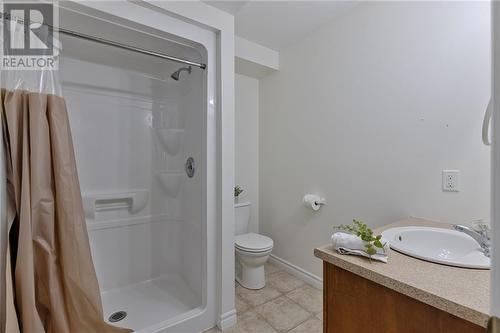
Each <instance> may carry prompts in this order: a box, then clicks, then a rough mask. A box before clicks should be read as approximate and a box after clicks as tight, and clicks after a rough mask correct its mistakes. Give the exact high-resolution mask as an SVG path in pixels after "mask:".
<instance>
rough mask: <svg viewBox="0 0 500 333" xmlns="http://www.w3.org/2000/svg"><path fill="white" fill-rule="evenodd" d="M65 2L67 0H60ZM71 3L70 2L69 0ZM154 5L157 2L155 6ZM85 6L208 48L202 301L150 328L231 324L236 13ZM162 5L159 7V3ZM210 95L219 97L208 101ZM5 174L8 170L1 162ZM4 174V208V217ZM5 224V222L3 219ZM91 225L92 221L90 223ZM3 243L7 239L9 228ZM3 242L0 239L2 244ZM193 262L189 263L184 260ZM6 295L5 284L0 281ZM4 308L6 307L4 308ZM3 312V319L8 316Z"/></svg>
mask: <svg viewBox="0 0 500 333" xmlns="http://www.w3.org/2000/svg"><path fill="white" fill-rule="evenodd" d="M61 6H66V4H61ZM69 6H71V4H69ZM153 6H157V7H156V8H155V7H153ZM85 7H87V8H91V9H95V10H98V11H101V12H103V13H109V14H111V15H114V16H116V17H120V18H123V19H126V20H129V21H131V22H136V23H139V24H142V25H145V26H150V27H152V28H154V29H156V30H161V31H165V32H167V33H170V34H174V35H177V36H179V37H182V38H186V39H189V40H192V41H194V42H196V43H199V44H201V45H203V47H204V48H205V49H206V52H207V61H206V62H207V65H208V72H207V74H208V75H207V86H206V88H207V101H206V102H207V131H208V132H207V138H206V150H207V151H206V153H207V154H206V156H207V161H206V162H207V164H206V169H207V179H206V184H205V186H206V188H207V193H206V200H204V203H203V204H204V205H206V207H205V208H206V214H207V216H206V220H205V221H204V222H206V228H207V232H206V242H207V247H206V253H204V258H203V259H204V260H205V261H206V263H205V264H206V276H204V281H205V282H204V283H205V285H204V293H203V304H202V306H201V307H200V308H198V309H197V310H198V311H195V312H190V313H188V315H187V316H186V317H185V318H184V319H183V320H179V321H178V322H176V323H172V322H163V323H162V322H158V325H156V326H155V327H152V326H150V327H149V328H148V329H147V331H150V332H195V331H199V330H201V331H203V330H204V329H206V328H210V327H212V326H214V325H215V324H217V325H219V327H229V326H231V325H232V324H234V323H235V321H236V312H235V310H234V252H233V240H234V232H233V230H234V225H233V221H234V210H233V197H232V192H233V188H232V187H233V186H234V152H233V147H234V24H233V17H232V16H231V15H228V14H226V13H224V12H222V11H219V10H217V9H214V8H212V7H210V6H207V5H205V4H203V3H201V2H191V3H183V4H181V3H168V2H158V3H152V5H151V6H149V5H147V3H146V2H144V3H143V5H142V6H141V5H138V4H134V3H131V2H125V1H111V2H92V1H91V2H86V3H85ZM159 7H161V9H160V8H159ZM209 101H215V104H214V103H209ZM1 171H2V174H4V170H3V167H2V170H1ZM4 178H5V177H2V191H1V193H0V194H1V198H2V211H1V216H2V218H3V219H5V209H4V206H5V202H4V201H5V200H4V199H3V198H5V180H4ZM2 225H5V223H4V224H2ZM90 229H92V227H91V228H90ZM0 236H1V237H0V243H1V242H5V241H6V231H5V228H2V229H1V230H0ZM0 245H1V244H0ZM184 264H187V265H189V263H184ZM0 292H1V295H2V296H3V292H4V290H3V286H0ZM2 310H3V309H2ZM3 316H4V311H1V313H0V317H1V318H0V319H3V318H4V317H3Z"/></svg>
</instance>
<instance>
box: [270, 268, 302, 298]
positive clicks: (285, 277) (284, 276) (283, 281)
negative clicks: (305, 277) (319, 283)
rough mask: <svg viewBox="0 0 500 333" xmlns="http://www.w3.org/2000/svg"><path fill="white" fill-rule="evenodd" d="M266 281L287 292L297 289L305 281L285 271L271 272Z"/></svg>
mask: <svg viewBox="0 0 500 333" xmlns="http://www.w3.org/2000/svg"><path fill="white" fill-rule="evenodd" d="M266 282H267V283H268V284H269V285H270V286H272V287H274V288H276V289H278V291H280V292H282V293H287V292H289V291H292V290H294V289H297V288H298V287H300V286H302V285H303V284H304V282H303V281H301V280H299V279H297V278H296V277H295V276H293V275H291V274H289V273H287V272H285V271H280V272H277V273H274V274H270V275H269V276H268V277H267V278H266Z"/></svg>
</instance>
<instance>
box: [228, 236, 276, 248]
mask: <svg viewBox="0 0 500 333" xmlns="http://www.w3.org/2000/svg"><path fill="white" fill-rule="evenodd" d="M234 245H235V247H236V248H237V249H238V250H240V251H244V252H251V253H259V252H266V251H269V250H270V249H272V248H273V245H274V243H273V240H272V239H271V238H269V237H267V236H264V235H259V234H256V233H253V232H249V233H247V234H242V235H238V236H236V237H235V240H234Z"/></svg>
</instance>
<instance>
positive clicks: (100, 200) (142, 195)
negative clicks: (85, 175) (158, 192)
mask: <svg viewBox="0 0 500 333" xmlns="http://www.w3.org/2000/svg"><path fill="white" fill-rule="evenodd" d="M148 199H149V191H148V190H135V191H130V192H120V193H84V194H82V200H83V210H84V211H85V216H86V217H87V218H88V219H95V213H96V212H101V211H109V210H119V209H128V210H129V212H130V213H131V214H135V213H137V212H139V211H141V210H142V209H144V207H146V205H147V203H148Z"/></svg>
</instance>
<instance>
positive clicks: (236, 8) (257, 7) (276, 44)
mask: <svg viewBox="0 0 500 333" xmlns="http://www.w3.org/2000/svg"><path fill="white" fill-rule="evenodd" d="M204 2H205V3H207V4H209V5H211V6H214V7H216V8H219V9H221V10H223V11H225V12H228V13H230V14H232V15H234V20H235V33H236V35H237V36H240V37H243V38H245V39H248V40H250V41H252V42H255V43H258V44H261V45H263V46H266V47H269V48H271V49H274V50H278V51H279V50H282V49H283V48H286V47H287V46H288V45H290V44H292V43H293V42H294V41H295V40H297V39H300V38H302V37H305V36H306V35H308V34H309V33H310V32H312V31H314V30H316V29H317V28H318V27H320V26H321V25H323V24H325V23H327V22H328V21H330V20H332V19H333V18H334V17H336V16H338V15H341V14H343V13H344V12H346V11H347V10H349V9H350V8H352V7H354V6H355V5H356V4H357V2H355V1H211V0H205V1H204Z"/></svg>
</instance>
